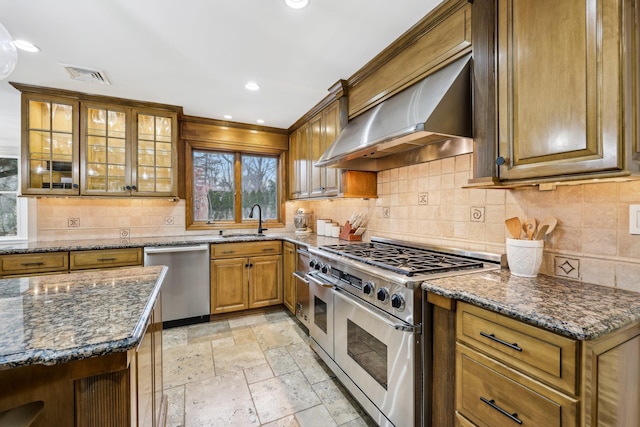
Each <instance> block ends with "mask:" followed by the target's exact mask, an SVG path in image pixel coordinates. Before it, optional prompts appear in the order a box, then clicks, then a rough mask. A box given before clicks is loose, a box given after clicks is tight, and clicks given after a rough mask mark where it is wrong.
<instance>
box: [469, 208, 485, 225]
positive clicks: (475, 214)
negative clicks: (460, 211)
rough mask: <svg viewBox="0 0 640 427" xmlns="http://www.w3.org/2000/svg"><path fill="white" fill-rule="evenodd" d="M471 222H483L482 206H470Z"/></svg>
mask: <svg viewBox="0 0 640 427" xmlns="http://www.w3.org/2000/svg"><path fill="white" fill-rule="evenodd" d="M470 220H471V222H484V206H471V213H470Z"/></svg>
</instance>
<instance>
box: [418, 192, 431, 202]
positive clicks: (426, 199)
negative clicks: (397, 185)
mask: <svg viewBox="0 0 640 427" xmlns="http://www.w3.org/2000/svg"><path fill="white" fill-rule="evenodd" d="M418 204H419V205H428V204H429V193H418Z"/></svg>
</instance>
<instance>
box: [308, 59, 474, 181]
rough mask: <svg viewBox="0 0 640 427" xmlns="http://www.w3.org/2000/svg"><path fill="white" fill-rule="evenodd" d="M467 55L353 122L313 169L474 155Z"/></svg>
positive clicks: (372, 167) (376, 167) (386, 165)
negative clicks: (472, 153)
mask: <svg viewBox="0 0 640 427" xmlns="http://www.w3.org/2000/svg"><path fill="white" fill-rule="evenodd" d="M470 61H471V55H470V54H469V55H466V56H464V57H462V58H460V59H458V60H456V61H455V62H453V63H451V64H449V65H447V66H446V67H444V68H442V69H440V70H438V71H436V72H435V73H433V74H431V75H429V76H427V77H425V78H424V79H422V80H420V81H418V82H417V83H415V84H413V85H411V86H409V87H408V88H407V89H404V90H403V91H402V92H399V93H398V94H396V95H394V96H392V97H391V98H389V99H387V100H385V101H383V102H382V103H380V104H378V105H376V106H375V107H373V108H371V109H369V110H367V111H365V112H364V113H362V114H361V115H359V116H357V117H356V118H354V119H353V120H351V121H350V122H349V123H348V124H347V126H346V127H345V128H344V129H343V130H342V132H341V133H340V135H339V136H338V138H337V139H336V140H335V142H334V143H333V144H332V145H331V146H330V147H329V148H328V149H327V151H325V152H324V154H322V156H321V157H320V159H319V160H318V161H317V162H316V163H315V164H314V166H316V167H337V168H345V169H351V170H365V171H380V170H385V169H391V168H395V167H400V166H406V165H409V164H416V163H422V162H426V161H431V160H436V159H439V158H445V157H451V156H456V155H460V154H466V153H471V152H472V151H473V141H472V140H471V88H470V84H471V78H470Z"/></svg>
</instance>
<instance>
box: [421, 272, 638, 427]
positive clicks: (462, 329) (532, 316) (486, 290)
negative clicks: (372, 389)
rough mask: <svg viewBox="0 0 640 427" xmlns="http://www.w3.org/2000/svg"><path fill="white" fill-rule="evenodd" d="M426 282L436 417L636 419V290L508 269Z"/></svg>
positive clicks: (625, 422) (445, 420)
mask: <svg viewBox="0 0 640 427" xmlns="http://www.w3.org/2000/svg"><path fill="white" fill-rule="evenodd" d="M422 288H423V290H424V291H426V292H425V299H426V302H427V303H429V304H425V306H426V307H427V310H428V312H429V315H430V316H431V319H433V345H432V346H431V348H430V349H427V351H428V352H429V353H430V355H429V356H428V357H432V358H433V361H434V367H433V372H434V380H433V387H434V389H439V390H440V391H441V393H440V395H439V396H440V399H441V400H442V401H439V402H434V404H433V406H434V418H433V421H434V422H436V423H437V424H435V425H440V426H448V425H454V423H457V424H459V425H464V426H467V425H478V424H480V425H484V424H487V425H500V424H501V423H504V422H507V421H508V420H507V418H510V419H511V421H515V422H517V420H520V421H524V422H525V423H526V424H531V425H563V426H565V425H580V426H585V427H588V426H595V425H611V426H614V425H615V426H632V425H633V426H636V425H639V424H638V423H640V408H639V407H638V401H640V368H639V367H638V357H640V294H639V293H637V292H632V291H627V290H623V289H617V288H613V287H606V286H599V285H593V284H589V283H583V282H578V281H573V280H567V279H559V278H554V277H550V276H545V275H538V277H536V278H522V277H516V276H513V275H511V274H510V273H509V271H508V270H497V271H491V272H486V273H472V274H467V275H459V276H454V277H446V278H438V279H433V280H428V281H427V282H425V283H424V284H423V286H422ZM443 372H446V375H445V374H442V373H443ZM454 373H455V378H454ZM442 390H449V393H446V392H442ZM454 396H455V399H454ZM436 398H437V397H436ZM454 400H455V401H454ZM525 402H526V404H525ZM442 408H446V409H445V410H442ZM438 411H440V412H438Z"/></svg>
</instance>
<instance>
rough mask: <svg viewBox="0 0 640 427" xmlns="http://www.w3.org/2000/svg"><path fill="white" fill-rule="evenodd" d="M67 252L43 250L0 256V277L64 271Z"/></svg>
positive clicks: (66, 268)
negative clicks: (41, 251)
mask: <svg viewBox="0 0 640 427" xmlns="http://www.w3.org/2000/svg"><path fill="white" fill-rule="evenodd" d="M68 270H69V252H64V251H63V252H44V253H30V254H14V255H1V256H0V277H2V278H10V277H24V276H33V275H34V274H43V273H45V274H46V273H58V272H60V273H66V272H67V271H68Z"/></svg>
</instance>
